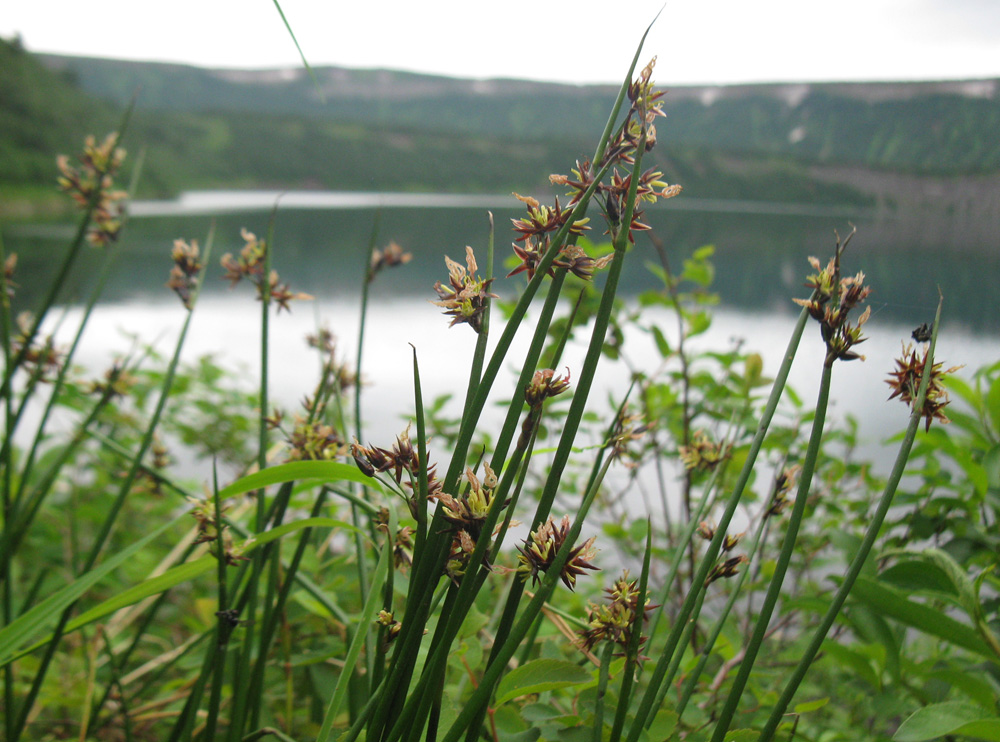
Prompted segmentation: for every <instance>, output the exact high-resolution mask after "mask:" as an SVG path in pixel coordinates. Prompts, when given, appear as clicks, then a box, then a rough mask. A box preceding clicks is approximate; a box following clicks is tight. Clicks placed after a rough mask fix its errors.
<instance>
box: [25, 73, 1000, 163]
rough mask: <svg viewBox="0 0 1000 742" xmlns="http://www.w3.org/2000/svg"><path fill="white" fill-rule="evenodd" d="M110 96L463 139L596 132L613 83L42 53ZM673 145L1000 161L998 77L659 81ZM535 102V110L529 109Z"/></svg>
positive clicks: (809, 155) (882, 159) (837, 158)
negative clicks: (715, 83) (137, 95)
mask: <svg viewBox="0 0 1000 742" xmlns="http://www.w3.org/2000/svg"><path fill="white" fill-rule="evenodd" d="M43 59H44V61H45V63H46V64H47V65H48V66H50V67H51V68H52V69H56V70H60V71H63V72H64V73H66V74H70V75H72V76H73V77H75V78H76V79H77V80H79V82H80V85H81V86H82V87H83V89H85V90H87V91H88V92H90V93H92V94H94V95H96V96H98V97H102V98H105V99H107V100H112V101H115V102H117V103H118V104H119V105H121V104H124V103H125V102H126V101H128V100H129V99H130V98H131V96H132V94H133V92H134V91H135V90H136V89H137V87H138V88H141V89H142V96H141V99H140V105H141V106H143V107H146V108H149V109H155V110H184V111H200V112H208V111H219V110H230V111H236V110H241V111H242V110H248V109H251V108H252V110H254V111H257V112H261V113H281V114H286V115H287V114H295V115H309V116H320V117H323V118H330V119H334V120H338V121H354V122H358V123H363V124H366V125H379V126H392V127H398V126H412V127H419V128H422V129H426V130H430V131H449V132H456V133H464V134H471V135H474V136H483V135H492V136H500V137H504V138H516V139H548V138H550V137H551V136H552V134H553V133H555V132H559V133H561V135H563V136H568V137H573V138H575V137H584V138H593V137H594V136H596V135H597V134H598V133H599V132H600V131H601V129H602V128H603V125H604V123H605V117H606V115H607V109H608V105H609V102H610V101H611V100H613V98H614V95H615V92H616V88H615V87H607V86H572V85H561V84H554V83H537V82H526V81H519V80H487V81H475V80H457V79H451V78H445V77H433V76H429V75H418V74H413V73H405V72H394V71H389V70H347V69H342V68H334V67H321V68H318V69H317V70H316V75H317V78H318V80H319V89H318V90H317V86H316V85H314V83H313V81H312V80H311V79H310V77H309V75H307V74H306V72H305V70H301V69H288V70H262V71H245V70H242V71H239V70H208V69H200V68H195V67H187V66H183V65H168V64H153V63H143V64H136V63H133V62H122V61H116V60H107V59H87V58H80V57H56V56H45V57H44V58H43ZM667 87H668V90H669V95H668V104H667V110H668V112H669V114H670V123H669V126H668V127H667V128H666V131H667V132H668V136H669V141H670V142H671V144H673V145H681V146H685V147H689V146H697V147H704V148H708V149H715V150H724V151H730V152H738V153H741V154H747V153H765V152H766V153H770V154H787V155H792V156H795V157H799V158H804V159H808V160H811V161H815V162H820V163H836V164H857V165H866V166H869V167H879V168H890V169H904V170H908V171H912V172H926V173H947V174H956V173H962V174H965V173H973V172H975V173H982V172H989V171H995V170H997V169H1000V137H997V136H996V134H995V132H997V131H1000V81H997V80H986V81H970V82H939V83H934V82H916V83H850V84H846V83H833V84H815V83H813V84H762V85H733V86H720V87H677V88H673V89H671V88H670V87H669V86H667ZM539 100H544V101H545V105H544V106H540V105H538V101H539Z"/></svg>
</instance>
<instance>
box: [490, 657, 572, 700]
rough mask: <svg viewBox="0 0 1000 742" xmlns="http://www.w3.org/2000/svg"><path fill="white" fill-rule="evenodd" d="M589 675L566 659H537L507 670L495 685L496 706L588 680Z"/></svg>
mask: <svg viewBox="0 0 1000 742" xmlns="http://www.w3.org/2000/svg"><path fill="white" fill-rule="evenodd" d="M590 680H591V675H590V673H589V672H587V671H586V670H584V669H583V668H582V667H580V666H579V665H577V664H575V663H573V662H567V661H566V660H556V659H540V660H533V661H531V662H526V663H525V664H523V665H521V666H520V667H518V668H516V669H514V670H511V671H510V672H509V673H507V675H506V676H505V677H504V679H503V680H501V681H500V684H499V685H498V686H497V700H496V705H497V706H500V705H501V704H504V703H506V702H507V701H510V700H512V699H514V698H520V697H521V696H527V695H530V694H532V693H542V692H544V691H547V690H555V689H556V688H565V687H567V686H571V685H580V684H582V683H586V682H589V681H590Z"/></svg>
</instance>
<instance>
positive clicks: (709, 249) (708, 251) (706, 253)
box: [691, 245, 715, 260]
mask: <svg viewBox="0 0 1000 742" xmlns="http://www.w3.org/2000/svg"><path fill="white" fill-rule="evenodd" d="M713 255H715V245H702V246H701V247H699V248H698V249H697V250H695V251H694V253H692V254H691V259H692V260H708V259H709V258H710V257H712V256H713Z"/></svg>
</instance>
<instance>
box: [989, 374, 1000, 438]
mask: <svg viewBox="0 0 1000 742" xmlns="http://www.w3.org/2000/svg"><path fill="white" fill-rule="evenodd" d="M986 412H987V414H989V416H990V420H991V421H992V422H993V430H994V431H1000V377H997V378H996V379H994V380H993V383H992V384H990V390H989V391H988V392H987V393H986Z"/></svg>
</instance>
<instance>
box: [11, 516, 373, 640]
mask: <svg viewBox="0 0 1000 742" xmlns="http://www.w3.org/2000/svg"><path fill="white" fill-rule="evenodd" d="M318 527H329V528H343V529H345V530H350V531H357V532H358V533H361V534H362V535H366V534H364V532H363V531H361V530H360V529H358V528H356V527H355V526H353V525H351V524H350V523H345V522H344V521H341V520H335V519H333V518H305V519H303V520H299V521H295V522H293V523H285V524H284V525H281V526H278V527H276V528H272V529H271V530H270V531H267V532H266V533H261V534H259V535H257V536H255V537H254V538H253V540H252V541H250V542H248V543H247V544H246V545H245V546H244V553H248V552H250V551H253V550H254V549H255V548H257V547H258V546H263V545H264V544H266V543H268V542H269V541H274V540H275V539H276V538H281V537H282V536H286V535H288V534H289V533H293V532H294V531H301V530H302V529H303V528H318ZM214 566H215V557H212V556H204V557H201V558H200V559H196V560H195V561H193V562H185V563H184V564H178V565H177V566H176V567H171V568H170V569H168V570H167V571H166V572H164V573H163V574H160V575H157V576H156V577H150V578H149V579H147V580H143V581H142V582H140V583H139V584H138V585H134V586H132V587H130V588H128V589H127V590H123V591H122V592H120V593H118V594H117V595H115V596H114V597H113V598H109V599H108V600H105V601H104V602H103V603H99V604H98V605H95V606H94V607H93V608H91V609H90V610H88V611H86V612H84V613H81V614H80V615H79V616H77V617H76V618H74V619H73V620H72V621H70V622H69V623H67V624H66V628H65V629H64V633H66V634H68V633H70V632H71V631H76V630H77V629H79V628H81V627H83V626H86V625H87V624H90V623H93V622H94V621H97V620H99V619H101V618H104V617H105V616H107V615H109V614H111V613H114V612H115V611H117V610H120V609H122V608H126V607H128V606H130V605H133V604H135V603H138V602H139V601H140V600H144V599H146V598H148V597H150V596H152V595H159V594H160V593H162V592H163V591H164V590H169V589H170V588H172V587H175V586H177V585H180V584H181V583H184V582H188V581H190V580H193V579H194V578H195V577H199V576H200V575H202V574H204V573H205V572H208V571H209V570H211V569H212V568H213V567H214ZM51 640H52V637H51V636H49V637H46V638H44V639H41V640H40V641H37V642H35V643H34V644H32V645H31V646H30V647H26V648H25V649H23V650H21V651H19V652H18V653H17V656H16V657H15V658H14V659H17V657H20V656H23V655H25V654H27V653H29V652H33V651H35V650H36V649H38V648H39V647H42V646H45V645H46V644H47V643H48V642H49V641H51Z"/></svg>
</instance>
